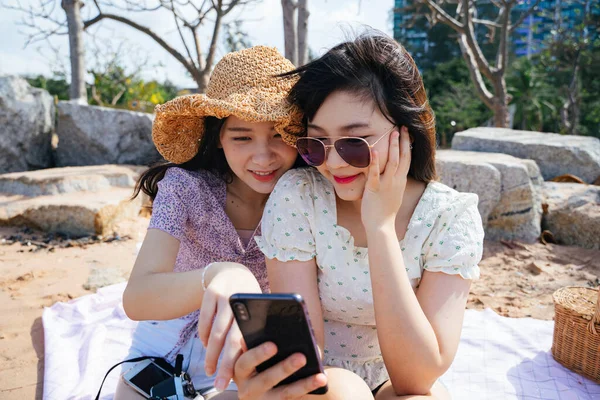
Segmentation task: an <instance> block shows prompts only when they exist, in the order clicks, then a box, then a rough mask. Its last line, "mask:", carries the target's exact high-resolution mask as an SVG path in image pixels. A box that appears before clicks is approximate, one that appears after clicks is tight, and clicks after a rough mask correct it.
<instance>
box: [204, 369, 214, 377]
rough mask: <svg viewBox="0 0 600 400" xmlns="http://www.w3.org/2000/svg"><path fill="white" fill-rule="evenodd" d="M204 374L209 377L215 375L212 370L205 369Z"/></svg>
mask: <svg viewBox="0 0 600 400" xmlns="http://www.w3.org/2000/svg"><path fill="white" fill-rule="evenodd" d="M204 372H206V375H208V376H212V375H213V374H214V373H215V371H214V370H213V369H212V368H204Z"/></svg>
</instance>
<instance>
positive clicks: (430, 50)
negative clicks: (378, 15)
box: [394, 0, 600, 66]
mask: <svg viewBox="0 0 600 400" xmlns="http://www.w3.org/2000/svg"><path fill="white" fill-rule="evenodd" d="M534 3H535V0H523V1H521V2H519V3H518V4H517V5H516V6H515V7H514V8H513V10H512V14H513V15H512V22H516V21H517V20H519V18H520V17H521V15H523V13H524V12H526V11H527V10H529V8H530V7H531V6H532V5H533V4H534ZM598 3H599V0H593V1H588V2H580V1H575V0H542V1H540V3H539V4H538V7H537V9H536V11H535V12H533V13H531V14H530V15H529V16H528V17H527V18H525V20H524V21H523V23H522V24H521V25H519V26H518V27H517V28H516V29H515V30H514V32H513V35H512V37H511V51H512V52H513V54H515V55H516V56H517V57H521V56H527V57H531V56H532V55H534V54H536V53H539V52H540V51H541V50H542V49H543V46H544V44H545V43H546V40H547V39H548V38H549V37H550V35H551V34H552V32H553V30H554V29H555V28H556V26H557V22H560V25H561V27H563V28H565V29H568V30H573V28H574V27H576V26H578V25H579V24H581V23H582V22H583V21H584V17H585V15H590V13H591V14H593V15H594V16H597V17H599V18H600V5H599V4H598ZM411 4H412V5H414V4H415V2H414V1H410V0H396V1H395V8H394V38H395V39H396V40H398V41H400V42H401V43H402V44H403V45H404V46H406V48H407V49H408V50H409V51H410V52H411V53H412V54H413V57H415V60H417V63H418V64H419V65H423V66H426V65H435V64H437V62H442V61H445V59H448V58H450V57H454V56H456V55H457V53H458V52H459V49H458V45H456V44H454V46H453V48H452V47H448V48H446V49H445V51H444V52H443V54H441V52H440V51H439V50H440V49H439V47H440V46H441V45H442V43H443V42H444V41H446V42H448V39H449V38H452V37H454V36H455V35H454V33H453V31H452V30H451V29H450V28H447V27H445V28H446V30H445V33H444V34H441V35H440V33H439V32H438V34H437V35H436V30H439V31H441V30H442V29H444V28H439V27H438V26H439V25H441V24H438V26H436V27H434V28H433V29H429V27H428V25H427V21H426V20H425V19H424V18H418V19H417V20H416V22H414V21H413V19H414V15H415V14H414V9H411V8H410V7H409V6H410V5H411ZM449 7H456V6H455V5H452V6H449ZM586 7H587V9H586ZM477 8H478V12H479V14H480V17H482V18H489V17H491V18H492V19H493V17H494V16H493V15H490V16H488V15H487V14H493V13H497V11H496V10H497V9H496V8H495V6H493V5H492V4H491V2H490V1H489V0H478V1H477ZM450 10H451V9H450V8H449V11H450ZM413 22H414V23H413ZM411 23H412V25H411ZM487 33H488V30H487V28H485V27H484V26H482V25H479V26H478V28H477V30H476V35H477V37H478V42H479V43H480V44H483V47H485V46H486V45H485V43H486V40H485V35H486V34H487ZM591 34H592V35H594V37H595V38H597V35H598V32H592V33H591ZM452 41H454V40H452ZM454 42H455V41H454ZM483 51H484V53H486V52H487V51H490V54H493V51H494V48H493V46H488V48H487V49H485V48H484V49H483Z"/></svg>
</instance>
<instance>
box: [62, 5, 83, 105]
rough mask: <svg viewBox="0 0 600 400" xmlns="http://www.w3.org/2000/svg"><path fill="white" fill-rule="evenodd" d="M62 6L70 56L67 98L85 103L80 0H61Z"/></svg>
mask: <svg viewBox="0 0 600 400" xmlns="http://www.w3.org/2000/svg"><path fill="white" fill-rule="evenodd" d="M61 6H62V8H63V9H64V10H65V13H66V14H67V26H68V30H69V54H70V58H71V86H70V88H69V98H70V99H71V100H76V101H77V102H79V103H82V104H87V92H86V90H85V58H84V48H83V20H82V19H81V7H82V6H83V3H82V2H81V1H80V0H62V2H61Z"/></svg>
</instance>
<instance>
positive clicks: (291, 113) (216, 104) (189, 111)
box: [152, 89, 304, 164]
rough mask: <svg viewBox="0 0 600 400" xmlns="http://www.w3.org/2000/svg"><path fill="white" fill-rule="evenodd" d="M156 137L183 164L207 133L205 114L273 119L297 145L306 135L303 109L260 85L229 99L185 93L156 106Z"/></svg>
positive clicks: (162, 151) (160, 147) (288, 140)
mask: <svg viewBox="0 0 600 400" xmlns="http://www.w3.org/2000/svg"><path fill="white" fill-rule="evenodd" d="M155 112H156V117H155V120H154V124H153V126H152V140H153V141H154V144H155V145H156V148H157V150H158V152H159V153H160V154H161V155H162V156H163V157H164V158H165V159H166V160H168V161H171V162H173V163H176V164H182V163H184V162H186V161H189V160H190V159H192V158H193V157H194V156H195V155H196V154H197V153H198V149H199V147H200V141H201V139H202V137H203V136H204V130H205V129H204V128H205V123H204V122H205V118H206V117H209V116H211V117H216V118H219V119H223V118H227V117H229V116H231V115H234V116H236V117H238V118H240V119H242V120H244V121H248V122H273V123H274V128H275V131H276V132H278V133H279V134H281V136H282V138H283V140H284V142H285V143H286V144H288V145H290V146H292V147H295V146H296V139H297V138H298V136H301V135H302V132H303V130H304V128H303V126H302V113H301V111H300V109H299V108H298V107H297V106H295V105H292V104H290V103H289V102H287V100H286V98H285V96H284V94H283V93H282V94H281V95H279V96H277V95H275V96H274V94H273V93H270V94H267V95H265V94H264V93H262V92H261V91H260V90H259V89H257V90H253V89H250V90H248V91H247V92H245V93H241V94H240V93H235V94H232V95H231V96H229V97H228V98H227V99H224V100H221V99H213V98H210V97H208V96H206V95H204V94H195V95H188V96H181V97H178V98H176V99H173V100H171V101H169V102H167V103H165V104H162V105H158V106H156V109H155Z"/></svg>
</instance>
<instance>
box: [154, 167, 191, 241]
mask: <svg viewBox="0 0 600 400" xmlns="http://www.w3.org/2000/svg"><path fill="white" fill-rule="evenodd" d="M184 178H185V176H184V175H183V174H182V172H181V171H180V170H179V169H178V168H169V169H168V170H167V172H166V173H165V176H164V178H163V179H162V180H161V181H160V182H158V193H157V194H156V198H155V199H154V201H153V202H152V217H151V219H150V224H149V225H148V229H160V230H161V231H163V232H166V233H168V234H169V235H171V236H173V237H174V238H176V239H178V240H179V241H181V240H182V239H183V237H184V235H185V224H186V222H187V219H188V213H187V208H186V206H185V202H184V200H183V198H182V197H183V196H184V195H185V193H186V186H185V179H184Z"/></svg>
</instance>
